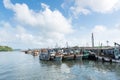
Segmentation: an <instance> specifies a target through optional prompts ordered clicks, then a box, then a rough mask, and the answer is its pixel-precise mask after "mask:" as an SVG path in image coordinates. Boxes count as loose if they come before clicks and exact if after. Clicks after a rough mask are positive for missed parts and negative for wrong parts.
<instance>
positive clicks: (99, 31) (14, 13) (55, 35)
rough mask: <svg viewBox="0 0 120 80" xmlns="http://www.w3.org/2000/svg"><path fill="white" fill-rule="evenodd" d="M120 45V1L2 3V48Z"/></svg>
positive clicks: (8, 0) (23, 0) (17, 0)
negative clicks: (115, 43)
mask: <svg viewBox="0 0 120 80" xmlns="http://www.w3.org/2000/svg"><path fill="white" fill-rule="evenodd" d="M92 33H93V34H94V41H95V46H100V44H101V43H102V45H104V46H106V45H107V41H108V45H110V46H113V45H114V42H117V43H120V0H89V1H88V0H0V45H7V46H10V47H12V48H14V49H28V48H54V47H66V43H68V46H91V44H92V43H91V42H92V41H91V34H92Z"/></svg>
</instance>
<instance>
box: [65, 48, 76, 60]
mask: <svg viewBox="0 0 120 80" xmlns="http://www.w3.org/2000/svg"><path fill="white" fill-rule="evenodd" d="M74 58H75V55H74V53H73V51H72V50H70V49H65V50H64V52H63V60H74Z"/></svg>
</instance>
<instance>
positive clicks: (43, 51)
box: [39, 49, 50, 61]
mask: <svg viewBox="0 0 120 80" xmlns="http://www.w3.org/2000/svg"><path fill="white" fill-rule="evenodd" d="M39 59H40V60H47V61H48V60H50V54H49V53H48V50H47V49H41V53H40V55H39Z"/></svg>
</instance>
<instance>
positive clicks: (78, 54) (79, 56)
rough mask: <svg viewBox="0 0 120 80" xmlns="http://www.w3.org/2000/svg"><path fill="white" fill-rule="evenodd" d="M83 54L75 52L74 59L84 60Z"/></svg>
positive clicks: (78, 51)
mask: <svg viewBox="0 0 120 80" xmlns="http://www.w3.org/2000/svg"><path fill="white" fill-rule="evenodd" d="M82 56H83V54H82V53H81V52H80V50H74V59H76V60H79V59H82Z"/></svg>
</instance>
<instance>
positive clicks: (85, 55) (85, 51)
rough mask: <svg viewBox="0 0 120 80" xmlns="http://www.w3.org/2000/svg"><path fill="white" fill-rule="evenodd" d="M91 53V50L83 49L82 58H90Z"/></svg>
mask: <svg viewBox="0 0 120 80" xmlns="http://www.w3.org/2000/svg"><path fill="white" fill-rule="evenodd" d="M89 54H90V53H89V51H87V50H84V51H83V57H82V59H88V57H89Z"/></svg>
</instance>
